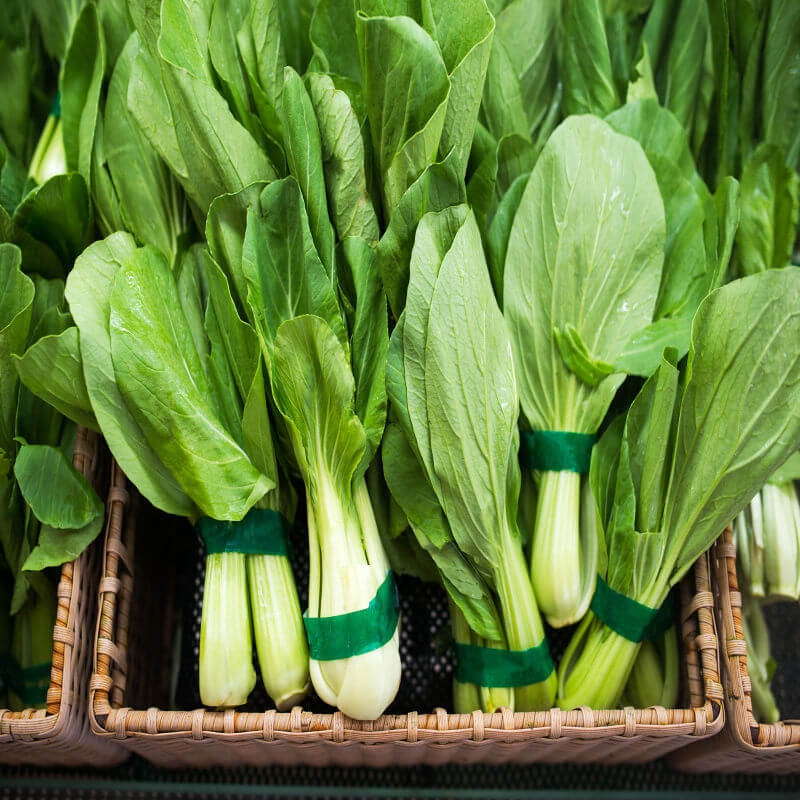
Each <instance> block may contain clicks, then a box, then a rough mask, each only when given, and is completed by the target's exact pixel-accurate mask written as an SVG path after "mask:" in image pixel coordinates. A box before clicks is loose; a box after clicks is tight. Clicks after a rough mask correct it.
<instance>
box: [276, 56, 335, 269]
mask: <svg viewBox="0 0 800 800" xmlns="http://www.w3.org/2000/svg"><path fill="white" fill-rule="evenodd" d="M281 122H282V124H283V129H284V148H285V150H286V160H287V163H288V165H289V171H290V172H291V174H292V175H293V176H294V178H295V180H296V181H297V184H298V185H299V186H300V191H301V192H302V193H303V199H304V200H305V205H306V211H307V214H308V222H309V227H310V229H311V236H312V237H313V239H314V244H315V246H316V249H317V253H318V254H319V257H320V259H322V263H323V264H324V266H325V271H326V272H327V273H328V276H329V277H330V278H331V279H332V280H333V279H334V276H335V275H336V269H335V266H334V265H335V257H334V234H333V226H332V225H331V221H330V217H329V216H328V199H327V195H326V192H325V175H324V172H323V167H322V142H321V140H320V133H319V128H318V127H317V118H316V116H315V114H314V106H313V105H312V103H311V98H310V97H309V96H308V92H307V91H306V88H305V86H304V85H303V81H302V79H301V78H300V76H299V75H298V74H297V73H296V72H295V71H294V70H293V69H292V68H291V67H286V70H285V74H284V85H283V96H282V104H281Z"/></svg>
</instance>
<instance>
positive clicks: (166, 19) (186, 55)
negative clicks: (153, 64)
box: [158, 0, 214, 82]
mask: <svg viewBox="0 0 800 800" xmlns="http://www.w3.org/2000/svg"><path fill="white" fill-rule="evenodd" d="M213 4H214V0H199V2H192V0H163V2H162V4H161V33H160V34H159V37H158V51H159V53H160V54H161V56H162V58H164V59H165V60H166V61H168V62H169V63H170V64H173V65H174V66H176V67H179V68H180V69H182V70H185V71H186V72H188V73H189V74H190V75H193V76H194V77H195V78H199V79H200V80H206V81H208V82H210V81H211V63H210V57H209V52H208V47H209V37H208V33H209V27H210V21H211V7H212V5H213Z"/></svg>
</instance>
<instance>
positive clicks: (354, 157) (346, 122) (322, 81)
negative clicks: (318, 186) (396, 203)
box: [306, 73, 380, 243]
mask: <svg viewBox="0 0 800 800" xmlns="http://www.w3.org/2000/svg"><path fill="white" fill-rule="evenodd" d="M306 81H307V84H308V93H309V95H310V97H311V103H312V105H313V107H314V112H315V114H316V117H317V124H318V126H319V134H320V140H321V145H322V162H323V170H324V174H325V186H326V187H327V191H328V205H329V207H330V209H331V216H332V218H333V224H334V226H335V227H336V233H337V235H338V238H339V239H340V240H343V239H346V238H347V237H348V236H359V237H361V238H362V239H365V240H366V241H367V242H370V243H374V242H377V241H378V237H379V235H380V231H379V228H378V218H377V216H376V214H375V209H374V208H373V206H372V199H371V198H370V196H369V191H368V189H367V175H366V164H365V158H366V156H365V152H364V141H363V139H362V138H361V126H360V124H359V121H358V118H357V117H356V114H355V112H354V111H353V107H352V105H351V103H350V99H349V97H348V96H347V94H346V93H345V92H343V91H341V90H339V89H337V88H336V87H335V85H334V83H333V81H332V80H331V78H330V77H328V76H327V75H317V74H314V73H311V74H309V75H308V76H307V77H306Z"/></svg>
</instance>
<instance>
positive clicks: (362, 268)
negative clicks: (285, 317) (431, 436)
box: [342, 238, 389, 470]
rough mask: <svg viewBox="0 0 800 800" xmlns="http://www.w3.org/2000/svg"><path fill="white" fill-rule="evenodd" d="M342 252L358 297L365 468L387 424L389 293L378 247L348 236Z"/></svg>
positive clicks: (357, 374)
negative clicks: (385, 290) (378, 262)
mask: <svg viewBox="0 0 800 800" xmlns="http://www.w3.org/2000/svg"><path fill="white" fill-rule="evenodd" d="M342 255H343V264H342V269H343V270H344V269H346V270H347V271H348V280H349V282H351V283H352V286H353V295H354V301H355V302H354V305H355V314H354V319H353V326H352V337H351V341H352V352H353V377H354V378H355V382H356V406H355V408H356V414H358V418H359V419H360V420H361V423H362V425H363V426H364V431H365V432H366V435H367V447H366V450H365V451H364V458H363V460H362V463H361V470H366V468H367V466H369V463H370V461H371V460H372V457H373V456H374V455H375V452H376V451H377V449H378V445H379V444H380V441H381V436H383V429H384V426H385V424H386V353H387V350H388V348H389V323H388V320H387V310H386V295H385V294H384V293H383V285H382V284H381V278H380V275H379V274H378V268H377V265H376V263H375V251H374V250H373V249H372V248H371V247H370V246H369V244H368V243H367V242H365V241H364V240H363V239H358V238H350V239H345V241H344V242H343V243H342Z"/></svg>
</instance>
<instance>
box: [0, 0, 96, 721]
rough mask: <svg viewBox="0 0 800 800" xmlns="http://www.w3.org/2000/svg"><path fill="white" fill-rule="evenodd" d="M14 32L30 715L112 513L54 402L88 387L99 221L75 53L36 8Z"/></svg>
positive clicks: (8, 28) (1, 677)
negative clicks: (67, 104)
mask: <svg viewBox="0 0 800 800" xmlns="http://www.w3.org/2000/svg"><path fill="white" fill-rule="evenodd" d="M0 19H2V25H1V26H0V59H1V60H2V65H3V67H2V69H3V74H4V76H5V79H4V81H3V84H2V89H1V90H0V92H1V93H2V101H3V102H2V105H3V108H4V111H3V113H2V114H0V545H2V546H1V547H0V573H2V577H0V594H1V596H0V607H1V608H0V705H3V706H4V707H10V708H11V709H12V710H17V711H19V710H22V709H24V708H30V707H44V705H45V702H46V699H47V690H48V687H49V684H50V670H51V663H50V660H51V655H52V650H53V625H54V624H55V621H56V602H57V598H56V583H57V582H58V579H59V576H60V570H58V569H57V568H58V567H60V566H61V565H62V564H64V563H65V562H68V561H72V560H74V559H76V558H77V557H78V556H80V554H81V553H82V552H83V550H84V549H85V548H86V547H87V546H88V545H89V544H91V542H92V541H93V540H94V539H95V538H96V537H97V535H98V534H99V532H100V530H101V529H102V526H103V514H104V506H103V503H102V501H101V500H100V498H99V497H98V496H97V494H96V493H95V491H94V489H93V488H92V487H91V486H90V485H89V483H88V482H87V480H86V479H85V477H84V476H83V474H81V473H80V472H78V470H76V469H75V468H74V467H73V465H72V460H73V445H74V443H75V440H76V435H81V436H83V435H85V432H84V433H83V434H77V432H76V425H75V424H73V423H71V422H70V421H69V419H73V420H75V422H77V423H78V424H79V425H82V426H84V427H88V428H95V426H94V424H93V420H92V419H91V415H90V414H86V413H85V407H86V406H85V403H84V401H85V397H83V396H81V394H80V392H78V394H77V397H76V405H75V406H73V407H72V408H70V409H64V408H62V407H61V406H60V404H59V403H58V402H57V398H56V396H55V395H54V392H56V393H57V389H55V388H54V387H57V386H58V385H59V384H61V383H71V382H72V381H73V380H74V378H75V375H76V363H75V362H74V360H73V358H72V354H73V352H74V351H76V350H77V336H75V335H74V328H73V329H71V328H70V326H71V319H70V315H69V312H68V310H67V305H66V302H65V299H64V279H65V277H66V276H67V274H68V272H69V270H70V268H71V267H72V264H73V262H74V260H75V258H76V256H77V255H78V254H79V253H80V252H81V250H82V249H83V248H84V247H85V246H86V244H88V242H89V241H90V237H91V233H92V218H93V217H92V208H91V204H90V198H89V193H88V191H87V187H86V184H85V182H84V180H83V178H82V177H81V176H80V175H77V174H74V173H69V172H67V169H66V164H65V160H64V149H63V144H62V139H61V123H60V120H59V108H58V101H57V95H56V71H57V63H56V61H57V60H58V59H60V58H61V57H62V56H63V52H61V51H60V50H59V47H58V43H57V42H53V41H52V40H50V39H47V38H45V40H44V41H43V40H42V38H41V29H40V27H39V25H38V23H37V19H36V18H35V17H34V15H33V12H32V11H31V8H30V5H29V4H27V3H21V2H9V3H7V4H4V6H3V9H2V12H0ZM54 96H56V102H55V103H54V102H53V97H54ZM70 331H71V332H70ZM34 343H38V344H39V346H38V347H35V348H32V349H31V350H30V351H28V353H27V354H26V355H25V356H24V357H22V355H23V352H25V351H26V348H27V347H29V346H31V345H33V344H34ZM45 370H46V378H45V379H40V378H39V377H37V374H38V375H42V374H43V373H44V371H45ZM54 401H55V402H54ZM65 417H66V418H65ZM68 418H69V419H68ZM6 704H7V705H6Z"/></svg>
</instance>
